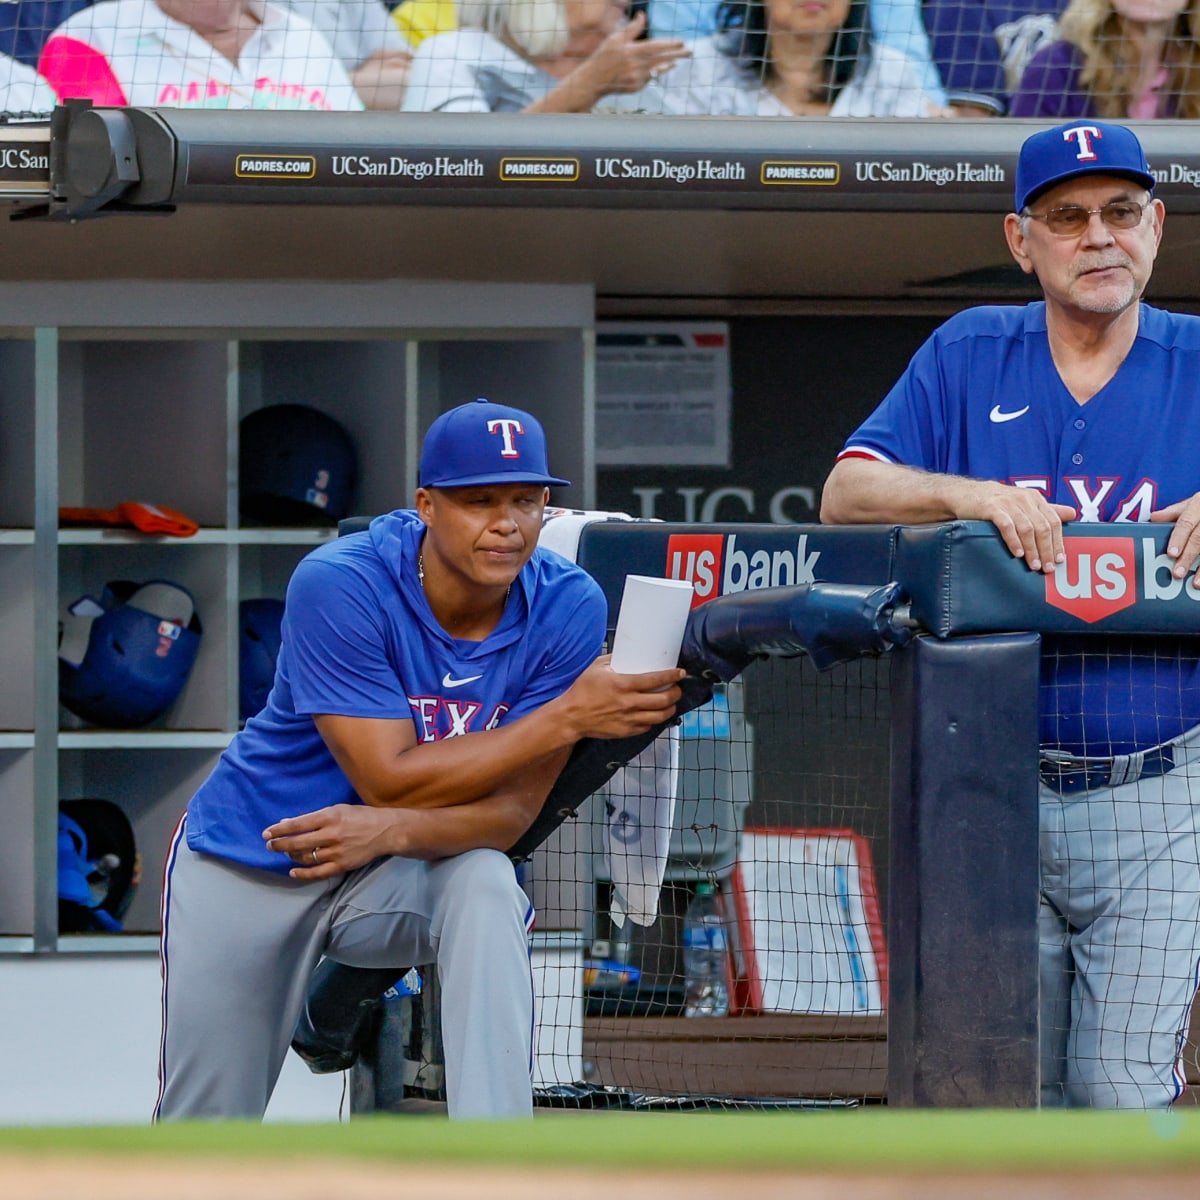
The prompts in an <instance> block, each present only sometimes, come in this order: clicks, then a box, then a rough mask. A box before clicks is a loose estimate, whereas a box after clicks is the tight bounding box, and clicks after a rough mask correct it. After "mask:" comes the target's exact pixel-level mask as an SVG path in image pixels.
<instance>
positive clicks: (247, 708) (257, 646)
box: [238, 599, 283, 721]
mask: <svg viewBox="0 0 1200 1200" xmlns="http://www.w3.org/2000/svg"><path fill="white" fill-rule="evenodd" d="M238 616H239V625H240V630H239V634H238V712H239V714H240V716H241V718H242V720H243V721H248V720H250V718H251V717H252V716H254V714H255V713H259V712H262V710H263V706H264V705H265V704H266V703H267V696H268V695H270V692H271V685H272V683H274V681H275V661H276V660H277V659H278V658H279V645H280V642H281V640H282V632H281V630H280V625H281V623H282V621H283V601H282V600H269V599H262V600H243V601H242V602H241V604H240V605H239V606H238Z"/></svg>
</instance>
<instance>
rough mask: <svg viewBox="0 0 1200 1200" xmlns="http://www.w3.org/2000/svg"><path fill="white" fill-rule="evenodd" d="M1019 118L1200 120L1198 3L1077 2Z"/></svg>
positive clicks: (1034, 72) (1026, 80) (1018, 103)
mask: <svg viewBox="0 0 1200 1200" xmlns="http://www.w3.org/2000/svg"><path fill="white" fill-rule="evenodd" d="M1061 33H1062V40H1061V41H1057V42H1053V43H1051V44H1050V45H1049V46H1043V47H1042V49H1041V50H1039V51H1038V52H1037V54H1035V55H1034V56H1033V58H1032V59H1031V60H1030V62H1029V66H1028V67H1026V69H1025V74H1024V75H1023V76H1022V78H1021V82H1020V84H1019V86H1018V87H1017V89H1016V91H1015V92H1014V94H1013V97H1012V103H1011V104H1010V106H1009V112H1010V113H1011V114H1012V115H1013V116H1014V117H1060V118H1067V119H1071V118H1073V117H1109V118H1114V117H1115V118H1118V119H1122V120H1123V119H1126V118H1132V119H1134V120H1148V119H1150V118H1153V117H1187V118H1191V119H1195V118H1196V117H1200V0H1071V3H1070V4H1068V5H1067V10H1066V12H1064V13H1063V16H1062V23H1061Z"/></svg>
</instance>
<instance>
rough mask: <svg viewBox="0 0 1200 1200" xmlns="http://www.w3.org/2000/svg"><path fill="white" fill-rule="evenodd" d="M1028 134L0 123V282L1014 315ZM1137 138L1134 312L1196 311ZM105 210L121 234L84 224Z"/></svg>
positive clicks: (924, 127) (1166, 170)
mask: <svg viewBox="0 0 1200 1200" xmlns="http://www.w3.org/2000/svg"><path fill="white" fill-rule="evenodd" d="M1042 124H1043V123H1041V122H1028V121H1013V120H991V121H962V120H955V121H896V120H872V121H856V120H821V119H798V120H791V121H784V120H780V121H767V120H746V119H740V118H714V119H698V118H654V117H621V116H605V115H599V114H589V115H579V116H531V115H528V114H513V115H505V114H493V115H490V116H478V115H467V116H458V115H450V114H380V113H367V114H360V113H322V114H310V113H271V112H245V113H243V112H237V113H227V112H214V111H202V110H201V111H189V110H175V109H162V110H149V109H146V110H139V109H108V110H87V109H86V108H78V109H75V108H73V109H72V110H70V111H68V110H67V109H59V110H58V112H57V114H56V118H55V123H54V125H53V129H52V131H51V130H49V129H47V127H46V126H44V125H43V126H36V127H20V126H0V167H2V168H3V169H0V196H5V197H7V198H9V199H10V200H12V201H13V202H14V208H15V211H16V212H17V213H18V214H20V215H28V214H31V213H36V212H38V211H39V206H43V205H44V204H45V202H46V200H47V199H49V200H50V201H51V204H50V215H51V219H49V220H46V219H37V218H34V219H27V220H17V221H8V222H4V223H2V224H0V278H7V279H56V278H58V279H72V278H106V277H107V278H122V277H124V278H131V277H137V278H143V277H174V278H178V277H191V278H209V279H232V278H283V279H286V278H296V279H303V278H308V279H347V278H354V279H373V278H412V279H444V280H471V279H486V280H489V281H506V280H513V281H518V280H519V281H522V282H551V283H590V284H592V285H593V286H594V287H595V289H596V291H597V293H598V295H600V296H601V297H604V298H606V303H607V306H608V310H609V311H610V312H618V311H620V310H621V307H622V304H628V305H629V306H630V307H631V308H632V307H636V308H638V309H639V310H640V311H645V310H646V305H647V302H649V301H657V302H659V303H663V304H665V305H667V306H669V305H670V304H671V303H675V304H679V303H683V304H685V305H686V306H687V308H688V310H689V311H690V312H692V313H701V312H703V311H705V310H706V309H708V310H710V311H712V312H714V313H717V312H720V311H721V310H722V309H727V308H729V307H730V306H733V307H734V308H737V309H738V310H739V311H753V310H754V309H755V308H756V307H761V308H762V309H763V310H764V311H766V310H769V311H779V310H781V309H786V308H788V307H789V306H793V305H799V306H801V307H810V306H812V305H813V304H814V303H816V302H827V301H834V302H837V303H838V304H839V305H840V307H841V308H842V309H845V310H853V309H854V307H855V306H856V305H858V304H866V305H869V306H870V308H871V310H872V311H878V308H879V305H880V304H887V303H890V302H896V301H899V302H901V303H902V304H903V306H904V311H906V312H911V311H917V310H919V309H920V308H921V307H922V306H928V308H929V309H930V310H931V311H936V310H937V309H938V308H939V307H943V306H946V305H947V304H948V303H949V304H955V303H958V302H963V301H965V302H975V301H984V300H988V299H999V300H1004V299H1021V298H1024V297H1025V296H1027V295H1030V294H1032V293H1031V291H1030V288H1029V284H1028V281H1027V280H1026V279H1025V278H1024V277H1023V276H1022V275H1021V274H1020V273H1019V272H1018V271H1017V269H1016V267H1015V266H1014V265H1013V264H1012V263H1011V261H1010V260H1009V257H1008V253H1007V250H1006V248H1005V246H1004V241H1003V237H1002V232H1001V223H1000V216H1001V214H1003V213H1004V212H1006V211H1008V209H1009V208H1010V207H1011V204H1012V199H1011V196H1012V178H1013V170H1014V167H1015V162H1016V153H1017V149H1018V147H1019V145H1020V143H1021V141H1022V140H1023V139H1024V137H1025V136H1026V135H1027V134H1028V133H1029V132H1030V131H1031V130H1032V129H1034V128H1038V127H1041V126H1042ZM1138 132H1139V134H1140V135H1141V136H1142V139H1143V142H1144V144H1145V146H1146V150H1147V155H1148V157H1149V159H1150V162H1151V166H1152V168H1153V169H1154V170H1155V172H1156V174H1157V175H1158V176H1159V179H1160V183H1159V188H1158V194H1159V195H1160V196H1161V197H1162V198H1163V199H1164V200H1165V201H1166V203H1167V206H1168V210H1169V214H1170V219H1169V221H1168V225H1167V235H1166V244H1165V252H1164V255H1163V256H1162V258H1161V259H1160V262H1159V265H1158V267H1157V269H1156V273H1155V279H1154V284H1153V288H1152V296H1151V298H1152V299H1154V300H1158V301H1160V302H1164V303H1166V302H1170V303H1172V304H1173V305H1174V306H1176V307H1188V306H1190V305H1197V306H1200V255H1198V254H1197V253H1196V243H1197V241H1200V141H1198V140H1197V138H1196V134H1195V130H1194V128H1193V127H1192V126H1190V125H1188V124H1187V123H1183V122H1170V121H1156V122H1144V123H1141V124H1140V125H1138ZM14 149H15V151H17V152H20V153H15V152H14ZM114 206H115V207H119V208H123V209H126V210H128V211H130V212H133V213H137V214H138V215H137V216H122V217H119V218H117V217H113V216H108V217H106V219H103V220H101V219H84V218H91V217H94V216H96V215H97V214H108V213H111V212H112V210H113V208H114ZM163 213H169V214H170V215H169V216H168V217H166V218H165V219H164V217H163V216H162V214H163ZM156 214H157V215H156ZM54 218H59V219H54ZM63 218H67V219H65V220H64V219H63Z"/></svg>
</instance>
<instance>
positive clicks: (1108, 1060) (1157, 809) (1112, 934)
mask: <svg viewBox="0 0 1200 1200" xmlns="http://www.w3.org/2000/svg"><path fill="white" fill-rule="evenodd" d="M1176 761H1178V758H1177V759H1176ZM1196 801H1200V762H1188V763H1185V764H1184V765H1182V766H1177V767H1176V768H1175V769H1174V770H1173V771H1171V772H1170V773H1168V774H1166V775H1160V776H1157V777H1153V778H1146V779H1140V780H1135V781H1133V782H1130V783H1124V784H1121V785H1120V786H1118V787H1108V788H1098V789H1095V790H1092V791H1084V792H1080V793H1078V794H1076V795H1072V796H1061V795H1059V794H1058V793H1057V792H1056V791H1054V790H1052V789H1051V788H1048V787H1046V786H1045V785H1043V786H1042V788H1041V793H1040V813H1041V872H1042V897H1041V907H1040V910H1039V942H1040V963H1041V1028H1042V1104H1043V1105H1044V1106H1047V1107H1050V1106H1061V1105H1067V1106H1070V1107H1097V1108H1165V1107H1166V1106H1167V1105H1169V1104H1170V1103H1171V1102H1172V1101H1173V1100H1175V1099H1176V1098H1177V1097H1178V1096H1179V1095H1180V1093H1181V1092H1182V1091H1183V1084H1184V1081H1183V1072H1182V1067H1181V1063H1180V1053H1181V1051H1182V1048H1183V1042H1184V1039H1185V1037H1186V1033H1187V1023H1188V1015H1189V1013H1190V1010H1191V1005H1192V999H1193V997H1194V996H1195V993H1196V987H1197V963H1198V961H1200V829H1198V821H1200V809H1198V808H1197V803H1196Z"/></svg>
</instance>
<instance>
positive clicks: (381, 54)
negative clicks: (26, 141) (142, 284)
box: [0, 0, 1200, 120]
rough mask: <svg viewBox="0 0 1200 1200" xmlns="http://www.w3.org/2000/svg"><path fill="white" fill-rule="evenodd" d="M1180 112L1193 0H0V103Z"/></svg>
mask: <svg viewBox="0 0 1200 1200" xmlns="http://www.w3.org/2000/svg"><path fill="white" fill-rule="evenodd" d="M72 97H81V98H87V99H91V100H93V101H94V102H95V103H97V104H106V105H121V104H132V105H139V106H155V105H162V106H182V107H208V108H270V109H284V108H286V109H309V110H327V111H334V110H343V111H345V110H356V109H364V108H366V109H378V110H392V111H395V110H398V109H404V110H407V111H412V112H519V111H526V112H591V111H610V112H631V113H633V112H636V113H651V114H667V115H695V116H702V115H703V116H728V115H735V116H773V117H787V116H835V117H931V118H948V117H991V116H1005V115H1009V116H1020V117H1045V118H1056V119H1062V118H1075V117H1085V116H1091V117H1101V118H1109V119H1117V120H1122V119H1144V118H1154V117H1174V118H1191V117H1196V116H1198V115H1200V0H402V2H399V3H396V2H395V0H0V112H3V113H19V112H42V113H44V112H47V111H49V109H51V108H52V107H53V106H54V104H55V103H56V102H57V101H59V100H64V99H69V98H72Z"/></svg>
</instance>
